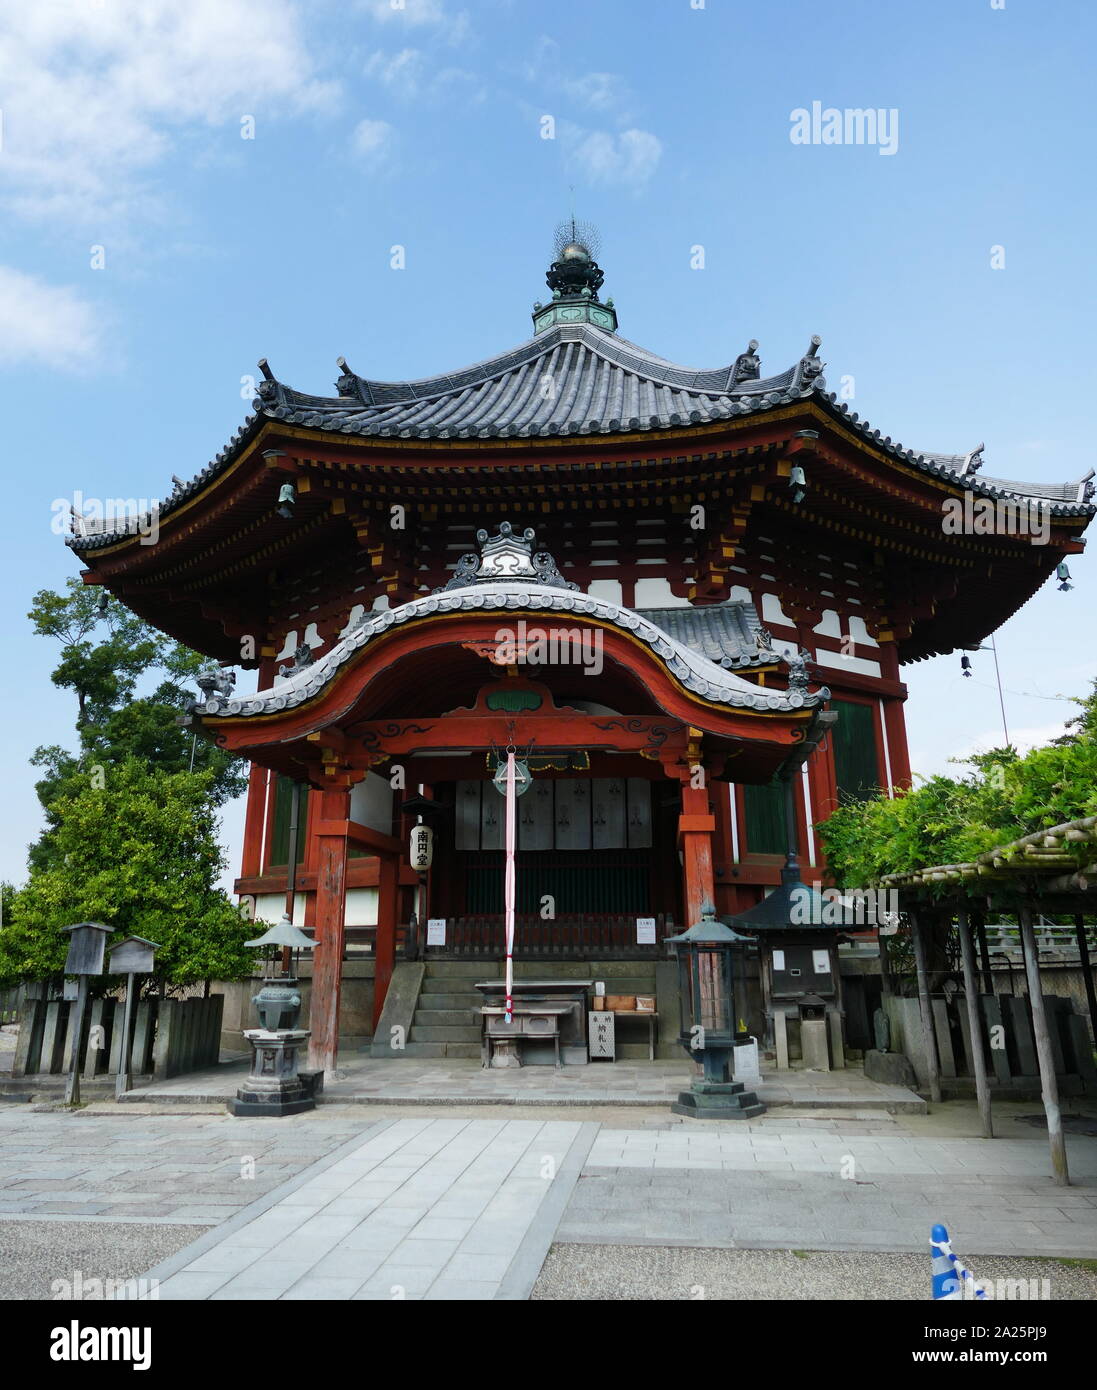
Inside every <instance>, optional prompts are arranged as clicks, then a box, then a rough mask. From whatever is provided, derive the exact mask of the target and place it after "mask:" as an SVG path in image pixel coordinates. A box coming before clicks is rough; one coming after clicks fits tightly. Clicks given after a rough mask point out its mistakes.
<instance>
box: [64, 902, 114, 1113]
mask: <svg viewBox="0 0 1097 1390" xmlns="http://www.w3.org/2000/svg"><path fill="white" fill-rule="evenodd" d="M64 930H65V931H67V932H68V933H69V953H68V957H67V959H66V960H65V974H66V975H77V976H79V980H80V987H79V991H78V993H77V995H76V1017H75V1018H74V1019H73V1020H72V1027H71V1028H70V1030H69V1037H70V1040H71V1041H70V1044H69V1079H68V1084H67V1085H66V1087H65V1104H66V1105H79V1104H80V1045H81V1042H82V1040H83V1036H84V1014H85V1012H86V1010H87V1006H88V976H89V975H102V973H103V953H104V948H105V946H106V941H107V937H108V936H110V933H111V929H110V927H105V926H104V925H103V923H102V922H77V923H75V924H74V925H73V926H71V927H65V928H64Z"/></svg>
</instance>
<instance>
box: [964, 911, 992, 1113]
mask: <svg viewBox="0 0 1097 1390" xmlns="http://www.w3.org/2000/svg"><path fill="white" fill-rule="evenodd" d="M956 926H957V929H958V931H959V933H960V959H961V961H962V963H963V969H964V997H965V999H966V1001H967V1026H968V1036H969V1037H970V1038H971V1066H972V1070H973V1072H974V1073H975V1095H976V1098H977V1099H978V1101H979V1117H980V1119H981V1120H982V1122H983V1138H984V1139H993V1138H994V1124H993V1121H992V1119H991V1113H990V1086H989V1084H988V1082H987V1059H986V1053H985V1052H984V1051H983V1011H982V1009H981V1008H980V1007H979V985H978V981H977V979H976V976H975V947H974V945H973V944H972V940H971V922H970V920H969V918H968V910H967V908H966V907H961V908H958V909H957V912H956Z"/></svg>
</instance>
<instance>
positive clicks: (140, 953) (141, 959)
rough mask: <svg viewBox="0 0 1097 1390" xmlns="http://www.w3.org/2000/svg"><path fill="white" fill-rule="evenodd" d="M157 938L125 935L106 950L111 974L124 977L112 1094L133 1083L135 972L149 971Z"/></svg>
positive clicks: (120, 1092)
mask: <svg viewBox="0 0 1097 1390" xmlns="http://www.w3.org/2000/svg"><path fill="white" fill-rule="evenodd" d="M158 949H159V942H156V941H147V940H146V939H145V938H144V937H143V936H127V937H126V939H125V941H120V942H119V943H118V945H117V946H112V947H111V951H110V967H109V973H110V974H111V975H125V977H126V1010H125V1013H124V1015H123V1018H122V1050H121V1053H120V1055H119V1059H118V1075H117V1076H116V1077H115V1080H114V1094H115V1097H116V1098H117V1097H121V1096H124V1095H125V1093H126V1092H127V1091H128V1090H129V1089H130V1086H131V1085H132V1084H133V1016H134V1013H135V1012H136V1008H135V1006H136V1000H135V999H134V987H135V982H136V979H137V976H138V975H151V974H152V972H153V970H154V969H155V967H156V952H157V950H158Z"/></svg>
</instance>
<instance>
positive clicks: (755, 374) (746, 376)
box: [731, 338, 762, 386]
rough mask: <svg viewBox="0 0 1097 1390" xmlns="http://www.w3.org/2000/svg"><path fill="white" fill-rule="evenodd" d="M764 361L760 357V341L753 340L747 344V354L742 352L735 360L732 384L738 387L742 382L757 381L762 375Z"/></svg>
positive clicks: (732, 370)
mask: <svg viewBox="0 0 1097 1390" xmlns="http://www.w3.org/2000/svg"><path fill="white" fill-rule="evenodd" d="M761 370H762V359H761V358H760V357H759V356H758V339H757V338H751V340H750V342H749V343H748V344H747V350H746V352H741V353H740V354H739V356H738V357H737V358H736V359H735V366H734V367H732V369H731V384H732V386H735V385H737V384H738V383H739V382H740V381H757V380H758V378H759V376H760V375H761Z"/></svg>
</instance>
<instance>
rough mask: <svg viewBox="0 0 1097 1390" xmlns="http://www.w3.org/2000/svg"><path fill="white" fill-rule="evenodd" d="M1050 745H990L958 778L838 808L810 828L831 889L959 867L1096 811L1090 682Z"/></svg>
mask: <svg viewBox="0 0 1097 1390" xmlns="http://www.w3.org/2000/svg"><path fill="white" fill-rule="evenodd" d="M1078 705H1079V707H1080V708H1079V713H1078V715H1077V716H1076V717H1075V718H1074V719H1072V720H1070V721H1069V723H1068V725H1067V729H1066V731H1065V732H1064V733H1063V734H1062V735H1061V736H1060V737H1059V738H1057V739H1055V740H1054V741H1053V742H1052V743H1050V744H1048V745H1047V746H1045V747H1042V748H1034V749H1032V750H1031V751H1030V752H1028V753H1026V754H1025V755H1024V756H1023V757H1021V756H1019V755H1018V753H1017V751H1016V749H1014V748H1012V747H1009V748H996V749H992V750H991V751H990V752H988V753H981V754H977V755H976V756H974V757H971V758H968V759H964V760H963V761H962V762H961V763H960V764H959V765H960V766H962V767H965V768H966V769H967V771H966V772H964V773H962V774H961V775H960V776H958V777H942V776H936V777H930V778H927V779H925V780H924V781H923V782H922V783H921V784H920V785H919V786H917V787H914V788H913V789H911V790H910V791H908V792H906V793H905V794H904V795H901V796H897V797H895V798H894V799H891V798H889V797H888V796H887V795H886V793H881V794H879V795H878V796H875V797H872V798H870V799H868V800H866V801H859V802H850V803H848V804H846V805H844V806H841V807H839V808H838V810H837V811H835V812H834V813H833V815H831V817H830V819H829V820H826V821H823V822H821V823H820V825H819V826H818V830H819V835H820V838H821V840H822V843H823V846H824V848H825V850H826V853H827V861H828V863H829V865H830V868H831V872H832V873H833V874H834V876H835V879H836V881H837V882H838V884H839V886H840V887H844V888H854V887H863V886H867V885H869V884H873V883H877V882H879V880H880V879H881V878H882V877H883V875H884V874H889V873H909V872H911V871H913V870H916V869H924V868H928V867H930V866H932V865H934V864H961V863H968V862H970V861H971V860H972V859H974V858H975V857H976V856H977V855H979V854H981V853H983V852H984V851H986V850H989V849H993V848H994V847H995V846H996V845H1001V844H1005V843H1007V842H1008V841H1010V840H1016V839H1019V838H1020V837H1021V836H1023V835H1029V834H1033V833H1034V832H1036V831H1038V830H1042V829H1046V828H1048V827H1049V826H1053V825H1061V824H1063V822H1064V821H1070V820H1076V819H1078V818H1079V817H1082V816H1092V815H1097V683H1095V686H1094V690H1093V691H1092V692H1091V693H1090V694H1089V695H1088V696H1087V697H1086V698H1085V699H1083V700H1079V701H1078Z"/></svg>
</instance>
